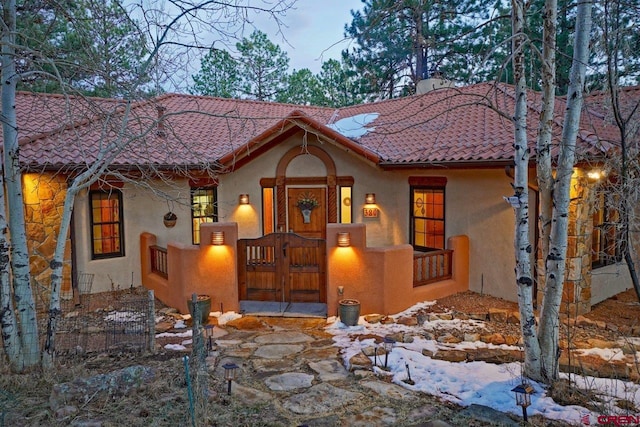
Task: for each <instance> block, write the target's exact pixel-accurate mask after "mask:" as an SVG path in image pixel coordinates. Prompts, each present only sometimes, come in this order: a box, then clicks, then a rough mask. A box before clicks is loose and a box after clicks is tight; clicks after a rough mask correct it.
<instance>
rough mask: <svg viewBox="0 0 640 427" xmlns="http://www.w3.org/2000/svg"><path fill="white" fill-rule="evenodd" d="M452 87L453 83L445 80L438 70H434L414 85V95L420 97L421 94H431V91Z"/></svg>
mask: <svg viewBox="0 0 640 427" xmlns="http://www.w3.org/2000/svg"><path fill="white" fill-rule="evenodd" d="M453 86H454V84H453V81H451V80H446V79H445V78H444V77H442V74H441V73H440V72H439V71H438V70H434V71H432V72H431V75H430V76H428V77H427V78H425V79H423V80H420V81H419V82H418V84H417V85H416V94H417V95H422V94H423V93H427V92H431V91H432V90H436V89H442V88H446V87H453Z"/></svg>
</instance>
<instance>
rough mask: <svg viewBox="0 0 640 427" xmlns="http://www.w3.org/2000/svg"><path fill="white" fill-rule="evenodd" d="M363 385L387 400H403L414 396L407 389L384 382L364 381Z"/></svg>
mask: <svg viewBox="0 0 640 427" xmlns="http://www.w3.org/2000/svg"><path fill="white" fill-rule="evenodd" d="M361 384H362V385H363V386H364V387H367V388H368V389H371V390H373V391H374V392H376V393H377V394H379V395H381V396H383V397H385V398H387V399H396V400H402V399H410V398H411V397H413V396H414V393H413V392H411V391H409V390H407V389H406V388H404V387H400V386H399V385H396V384H391V383H387V382H384V381H363V382H362V383H361Z"/></svg>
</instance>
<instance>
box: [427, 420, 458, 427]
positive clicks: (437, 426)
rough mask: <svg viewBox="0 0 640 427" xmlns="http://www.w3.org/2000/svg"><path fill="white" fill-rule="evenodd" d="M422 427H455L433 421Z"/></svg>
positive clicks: (440, 421) (439, 421)
mask: <svg viewBox="0 0 640 427" xmlns="http://www.w3.org/2000/svg"><path fill="white" fill-rule="evenodd" d="M420 427H453V426H452V425H451V424H449V423H446V422H444V421H442V420H431V421H427V422H426V423H424V424H420Z"/></svg>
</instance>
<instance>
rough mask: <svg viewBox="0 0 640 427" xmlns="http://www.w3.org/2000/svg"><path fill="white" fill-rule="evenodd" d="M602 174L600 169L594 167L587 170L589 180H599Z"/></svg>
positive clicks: (603, 174) (602, 176)
mask: <svg viewBox="0 0 640 427" xmlns="http://www.w3.org/2000/svg"><path fill="white" fill-rule="evenodd" d="M604 176H605V173H604V172H603V171H601V170H600V169H594V170H591V171H589V172H587V178H589V179H590V180H591V181H600V180H601V179H602V178H604Z"/></svg>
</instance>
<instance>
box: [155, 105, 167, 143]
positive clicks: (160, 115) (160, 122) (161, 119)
mask: <svg viewBox="0 0 640 427" xmlns="http://www.w3.org/2000/svg"><path fill="white" fill-rule="evenodd" d="M156 110H157V111H158V122H157V123H158V130H157V131H156V135H158V136H159V137H160V138H166V137H167V132H166V131H165V130H164V112H165V111H167V108H166V107H163V106H162V105H158V106H156Z"/></svg>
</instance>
